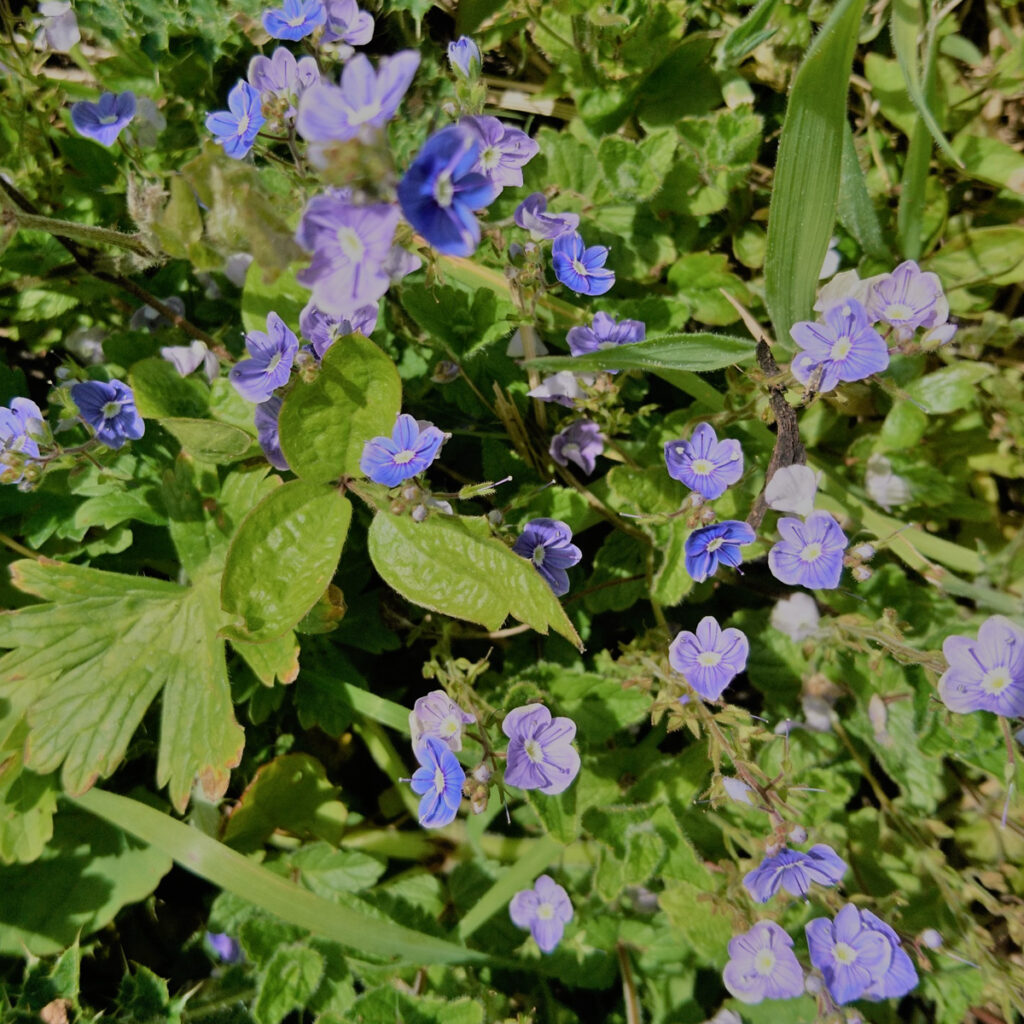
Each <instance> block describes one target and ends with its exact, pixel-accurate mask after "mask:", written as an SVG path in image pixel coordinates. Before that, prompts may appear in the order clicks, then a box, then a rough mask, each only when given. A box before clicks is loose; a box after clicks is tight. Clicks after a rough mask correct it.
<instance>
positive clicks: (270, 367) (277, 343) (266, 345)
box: [228, 313, 299, 404]
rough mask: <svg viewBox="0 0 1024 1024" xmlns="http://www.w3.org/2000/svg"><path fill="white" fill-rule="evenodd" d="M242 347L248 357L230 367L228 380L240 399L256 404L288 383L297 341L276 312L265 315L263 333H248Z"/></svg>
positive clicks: (265, 399) (297, 345)
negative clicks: (265, 325) (264, 330)
mask: <svg viewBox="0 0 1024 1024" xmlns="http://www.w3.org/2000/svg"><path fill="white" fill-rule="evenodd" d="M245 348H246V351H247V352H248V353H249V358H248V359H243V360H241V361H240V362H238V363H236V364H235V365H234V366H233V367H231V373H230V374H229V375H228V377H229V379H230V380H231V383H232V384H234V385H235V388H236V389H237V391H238V393H239V394H240V395H241V396H242V397H243V398H247V399H248V400H249V401H250V402H256V403H257V404H259V403H261V402H266V401H267V400H268V399H269V398H270V396H271V395H273V393H274V391H275V390H277V388H279V387H281V386H282V385H283V384H286V383H287V382H288V375H289V374H290V373H291V372H292V363H294V362H295V355H296V353H297V352H298V351H299V339H298V338H296V337H295V334H294V333H293V332H292V331H290V330H289V329H288V328H287V327H286V326H285V323H284V321H283V320H282V319H281V318H280V317H279V316H278V315H277V314H276V313H268V314H267V331H266V333H264V332H263V331H250V332H249V333H248V334H247V335H246V336H245Z"/></svg>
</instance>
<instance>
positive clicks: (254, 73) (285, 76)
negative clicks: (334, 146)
mask: <svg viewBox="0 0 1024 1024" xmlns="http://www.w3.org/2000/svg"><path fill="white" fill-rule="evenodd" d="M319 81H320V68H319V67H317V63H316V60H315V59H314V58H313V57H303V58H301V60H296V59H295V57H294V56H293V54H292V52H291V51H290V50H289V49H287V48H286V47H284V46H279V47H278V48H277V49H276V50H275V51H274V53H273V54H272V56H270V57H263V56H256V57H253V59H252V60H251V61H249V84H250V85H251V86H252V87H253V88H254V89H256V90H258V91H259V94H260V98H261V102H262V101H265V100H267V99H268V98H269V99H274V98H278V97H280V98H283V99H286V100H288V104H289V106H288V108H287V110H285V114H284V116H285V117H286V118H289V119H291V118H294V117H295V112H296V110H295V104H296V103H298V101H299V98H300V97H301V96H302V94H303V93H304V92H305V91H306V90H307V89H309V88H312V87H313V86H314V85H316V83H317V82H319Z"/></svg>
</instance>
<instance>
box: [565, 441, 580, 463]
mask: <svg viewBox="0 0 1024 1024" xmlns="http://www.w3.org/2000/svg"><path fill="white" fill-rule="evenodd" d="M579 453H580V446H579V445H578V444H576V442H575V441H570V442H569V443H568V444H563V445H562V454H563V455H564V456H565V457H566V458H567V459H570V458H572V456H574V455H579Z"/></svg>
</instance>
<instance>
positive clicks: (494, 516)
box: [487, 508, 505, 526]
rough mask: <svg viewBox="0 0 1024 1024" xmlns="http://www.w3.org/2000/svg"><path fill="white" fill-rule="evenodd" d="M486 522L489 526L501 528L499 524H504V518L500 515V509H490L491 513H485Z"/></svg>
mask: <svg viewBox="0 0 1024 1024" xmlns="http://www.w3.org/2000/svg"><path fill="white" fill-rule="evenodd" d="M487 522H489V523H490V524H491V526H501V524H502V523H503V522H505V517H504V515H502V512H501V509H500V508H492V509H491V511H490V512H488V513H487Z"/></svg>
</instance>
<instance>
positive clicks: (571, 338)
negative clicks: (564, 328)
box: [565, 313, 647, 356]
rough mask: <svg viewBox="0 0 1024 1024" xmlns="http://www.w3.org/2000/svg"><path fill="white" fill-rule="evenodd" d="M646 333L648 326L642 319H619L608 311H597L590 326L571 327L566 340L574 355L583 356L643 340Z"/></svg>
mask: <svg viewBox="0 0 1024 1024" xmlns="http://www.w3.org/2000/svg"><path fill="white" fill-rule="evenodd" d="M646 334H647V328H646V327H645V326H644V324H643V323H642V322H641V321H640V320H621V321H617V320H616V319H615V317H613V316H609V315H608V314H607V313H595V314H594V319H593V322H592V323H591V325H590V326H589V327H571V328H570V329H569V333H568V334H567V335H566V336H565V340H566V341H567V342H568V343H569V351H570V352H571V353H572V354H573V355H574V356H582V355H586V354H587V353H588V352H600V351H601V350H602V349H606V348H615V347H616V345H630V344H632V343H633V342H635V341H643V340H644V337H645V336H646Z"/></svg>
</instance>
